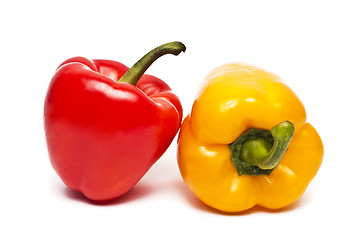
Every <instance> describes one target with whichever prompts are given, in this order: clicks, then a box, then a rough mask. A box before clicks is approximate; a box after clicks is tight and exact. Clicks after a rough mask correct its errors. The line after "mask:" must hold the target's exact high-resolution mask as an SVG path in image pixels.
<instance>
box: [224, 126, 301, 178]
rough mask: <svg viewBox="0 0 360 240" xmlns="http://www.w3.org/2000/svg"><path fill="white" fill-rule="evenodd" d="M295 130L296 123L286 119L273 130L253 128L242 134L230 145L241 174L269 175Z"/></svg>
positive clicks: (232, 158)
mask: <svg viewBox="0 0 360 240" xmlns="http://www.w3.org/2000/svg"><path fill="white" fill-rule="evenodd" d="M294 131H295V127H294V124H292V123H291V122H289V121H284V122H282V123H280V124H278V125H276V126H275V127H273V128H272V129H271V131H268V130H264V129H256V128H252V129H250V130H248V131H247V132H245V133H244V134H242V135H241V136H240V137H239V138H238V139H236V140H235V142H233V143H231V144H230V145H229V147H230V151H231V160H232V162H233V164H234V166H235V168H236V170H237V171H238V173H239V175H243V174H246V175H263V174H266V175H269V174H270V173H271V172H272V170H273V169H274V168H275V167H276V166H277V165H278V164H279V162H280V161H281V158H282V157H283V155H284V153H285V152H286V150H287V147H288V145H289V143H290V141H291V139H292V136H293V135H294Z"/></svg>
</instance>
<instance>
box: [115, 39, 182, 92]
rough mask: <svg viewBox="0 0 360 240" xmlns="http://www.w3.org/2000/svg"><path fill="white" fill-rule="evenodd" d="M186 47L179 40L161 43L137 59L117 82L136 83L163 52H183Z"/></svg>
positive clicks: (174, 53)
mask: <svg viewBox="0 0 360 240" xmlns="http://www.w3.org/2000/svg"><path fill="white" fill-rule="evenodd" d="M185 50H186V47H185V45H184V44H182V43H181V42H170V43H166V44H163V45H161V46H159V47H157V48H155V49H153V50H151V51H150V52H149V53H147V54H146V55H145V56H143V57H142V58H141V59H140V60H139V61H137V62H136V63H135V64H134V66H132V67H131V68H130V69H129V70H128V71H127V72H126V73H125V74H124V75H123V76H122V77H121V78H120V79H119V81H118V82H126V83H130V84H132V85H134V86H135V85H136V83H137V82H138V81H139V79H140V78H141V76H142V75H143V74H144V73H145V71H146V70H147V69H148V68H149V67H150V65H151V64H152V63H153V62H154V61H155V60H156V59H158V58H159V57H161V56H163V55H165V54H170V53H171V54H173V55H179V54H180V53H181V52H185Z"/></svg>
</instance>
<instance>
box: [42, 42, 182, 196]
mask: <svg viewBox="0 0 360 240" xmlns="http://www.w3.org/2000/svg"><path fill="white" fill-rule="evenodd" d="M182 51H185V46H184V45H183V44H182V43H180V42H172V43H168V44H164V45H162V46H160V47H158V48H155V49H154V50H152V51H150V52H149V53H148V54H146V55H145V56H144V57H143V58H142V59H140V60H139V61H138V62H137V63H136V64H135V65H134V66H133V67H132V68H131V69H129V68H128V67H126V66H125V65H123V64H121V63H119V62H115V61H110V60H89V59H86V58H82V57H75V58H71V59H69V60H66V61H65V62H63V63H62V64H61V65H60V66H59V68H58V69H57V71H56V73H55V75H54V76H53V78H52V80H51V82H50V85H49V88H48V91H47V95H46V98H45V105H44V128H45V135H46V141H47V147H48V151H49V157H50V161H51V164H52V166H53V167H54V169H55V171H56V172H57V174H58V175H59V176H60V178H61V179H62V181H63V182H64V183H65V184H66V185H67V186H68V187H69V188H71V189H73V190H76V191H80V192H82V193H83V194H84V195H85V196H86V197H87V198H88V199H91V200H95V201H102V200H110V199H114V198H117V197H119V196H121V195H123V194H124V193H126V192H128V191H129V190H130V189H131V188H132V187H133V186H134V185H135V184H136V183H137V182H138V181H139V180H140V179H141V178H142V177H143V175H144V174H145V173H146V172H147V171H148V170H149V168H150V167H151V166H152V165H153V164H154V163H155V162H156V161H157V160H158V159H159V158H160V156H161V155H162V154H163V153H164V152H165V150H166V149H167V148H168V146H169V145H170V143H171V142H172V140H173V138H174V137H175V135H176V133H177V131H178V129H179V127H180V124H181V120H182V107H181V104H180V101H179V99H178V98H177V96H176V95H174V94H173V93H172V92H171V89H170V88H169V86H168V85H167V84H166V83H165V82H163V81H162V80H160V79H158V78H156V77H154V76H151V75H143V74H144V72H145V71H146V69H147V68H148V67H149V66H150V65H151V64H152V63H153V62H154V61H155V60H156V59H157V58H159V57H161V56H162V55H165V54H169V53H171V54H174V55H178V54H179V53H180V52H182ZM119 79H120V80H119Z"/></svg>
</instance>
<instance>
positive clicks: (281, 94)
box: [178, 63, 324, 212]
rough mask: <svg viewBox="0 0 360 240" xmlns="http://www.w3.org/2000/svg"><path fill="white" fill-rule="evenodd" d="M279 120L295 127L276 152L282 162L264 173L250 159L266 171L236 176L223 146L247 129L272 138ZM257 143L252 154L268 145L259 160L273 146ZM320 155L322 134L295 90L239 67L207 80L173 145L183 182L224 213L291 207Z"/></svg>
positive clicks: (218, 72) (253, 69) (215, 73)
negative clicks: (258, 130) (263, 131)
mask: <svg viewBox="0 0 360 240" xmlns="http://www.w3.org/2000/svg"><path fill="white" fill-rule="evenodd" d="M284 122H286V123H289V124H291V126H292V127H293V128H295V130H293V131H292V132H291V136H290V139H291V141H289V142H288V144H289V145H285V147H287V149H284V151H283V153H282V154H283V155H282V154H280V155H279V156H280V158H279V160H280V162H277V163H276V166H275V168H273V169H271V170H270V172H268V170H266V169H265V168H264V169H265V170H264V169H261V168H263V167H262V166H261V164H259V166H260V167H261V168H259V167H257V166H255V164H254V163H253V162H252V161H250V158H249V161H248V163H246V164H248V165H250V166H251V168H253V169H255V170H256V169H259V170H261V171H263V172H264V174H262V173H263V172H260V173H257V172H256V171H255V173H256V174H253V173H250V174H247V173H245V174H241V171H239V170H238V169H237V168H236V167H235V166H234V164H233V161H232V158H231V157H232V152H231V150H230V147H229V146H230V145H231V144H232V143H234V142H235V141H236V140H237V139H238V138H239V137H240V136H242V135H244V133H246V132H247V131H248V130H249V129H260V130H261V131H262V130H263V129H264V130H269V131H267V132H268V134H270V130H271V129H273V127H274V126H277V125H279V124H280V123H284ZM289 124H288V125H289ZM269 136H270V137H271V134H270V135H269ZM291 137H292V138H291ZM259 138H261V137H259ZM274 139H275V138H274ZM255 140H256V141H257V140H259V139H255ZM260 140H261V141H257V142H256V144H257V145H254V146H255V147H254V148H255V149H256V147H257V146H258V145H259V146H260V145H262V144H263V142H265V143H266V142H268V143H266V144H265V145H264V147H263V148H260V147H259V149H263V150H262V152H264V153H261V151H260V150H259V151H255V152H254V156H255V159H257V158H258V159H260V160H261V159H262V158H261V156H262V155H264V154H268V153H267V152H268V151H269V148H270V147H271V145H274V144H275V143H273V142H272V141H270V142H269V141H267V140H264V139H260ZM268 140H269V139H268ZM270 140H271V139H270ZM275 141H276V139H275ZM269 144H270V146H267V145H269ZM244 145H246V144H244ZM247 145H249V146H250V147H251V144H247ZM247 147H248V146H245V147H244V148H247ZM264 149H265V150H264ZM250 151H252V150H250ZM323 154H324V150H323V144H322V141H321V139H320V136H319V135H318V133H317V132H316V130H315V129H314V128H313V126H312V125H311V124H310V123H308V122H306V113H305V108H304V106H303V104H302V103H301V101H300V100H299V98H298V97H297V96H296V95H295V93H294V92H293V91H292V90H291V89H290V88H289V87H288V86H286V85H285V84H284V83H283V81H282V80H281V79H280V78H279V77H278V76H276V75H274V74H272V73H269V72H266V71H264V70H262V69H260V68H258V67H256V66H253V65H248V64H243V63H231V64H227V65H223V66H220V67H218V68H216V69H214V70H213V71H212V72H210V73H209V74H208V75H207V77H206V78H205V80H204V83H203V86H202V88H201V90H200V92H199V94H198V97H197V99H196V100H195V102H194V105H193V107H192V111H191V113H190V114H189V115H188V116H187V117H186V118H185V120H184V122H183V124H182V127H181V130H180V134H179V141H178V165H179V169H180V172H181V175H182V177H183V179H184V181H185V183H186V184H187V185H188V186H189V188H190V189H191V190H192V192H193V193H194V194H195V195H196V196H197V197H198V198H199V199H200V200H201V201H202V202H204V203H205V204H207V205H208V206H211V207H213V208H215V209H218V210H220V211H224V212H240V211H243V210H246V209H249V208H251V207H253V206H255V205H260V206H263V207H266V208H270V209H278V208H282V207H284V206H287V205H289V204H291V203H293V202H295V201H296V200H297V199H299V198H300V197H301V195H302V194H303V193H304V192H305V190H306V188H307V186H308V184H309V183H310V182H311V180H312V179H313V178H314V176H315V175H316V173H317V171H318V169H319V168H320V165H321V162H322V158H323ZM241 156H244V157H243V158H246V159H247V158H248V157H247V156H248V155H247V154H242V155H241ZM259 156H260V157H259ZM253 165H254V166H253ZM252 174H253V175H252Z"/></svg>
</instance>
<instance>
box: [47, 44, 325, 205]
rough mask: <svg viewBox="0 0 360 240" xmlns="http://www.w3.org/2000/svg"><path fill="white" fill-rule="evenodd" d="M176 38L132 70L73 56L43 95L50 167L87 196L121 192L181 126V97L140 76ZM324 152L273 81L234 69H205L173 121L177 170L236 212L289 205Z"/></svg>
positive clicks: (295, 103) (174, 48)
mask: <svg viewBox="0 0 360 240" xmlns="http://www.w3.org/2000/svg"><path fill="white" fill-rule="evenodd" d="M182 51H185V46H184V45H183V44H182V43H180V42H173V43H168V44H164V45H162V46H160V47H158V48H155V49H154V50H152V51H151V52H149V53H148V54H146V55H145V56H144V57H143V58H142V59H140V60H139V61H138V62H137V63H136V64H135V65H134V66H133V67H132V68H130V69H128V68H127V67H126V66H124V65H123V64H121V63H118V62H114V61H108V60H89V59H85V58H80V57H78V58H72V59H69V60H67V61H65V62H64V63H63V64H61V65H60V67H59V68H58V70H57V71H56V74H55V75H54V77H53V79H52V81H51V83H50V86H49V89H48V93H47V96H46V99H45V111H44V123H45V132H46V138H47V145H48V150H49V155H50V160H51V163H52V165H53V167H54V169H55V170H56V172H57V173H58V175H59V176H60V178H61V179H62V180H63V182H64V183H65V184H66V185H67V186H68V187H70V188H71V189H74V190H77V191H80V192H82V193H83V194H84V195H85V196H86V197H87V198H89V199H91V200H98V201H99V200H100V201H101V200H109V199H113V198H116V197H119V196H121V195H122V194H124V193H126V192H127V191H129V190H130V189H131V188H132V187H133V186H134V185H135V184H136V183H137V182H138V181H139V180H140V179H141V177H142V176H143V175H144V174H145V173H146V172H147V171H148V169H149V168H150V167H151V166H152V165H153V164H154V163H155V162H156V160H157V159H159V158H160V156H161V155H162V154H163V153H164V152H165V150H166V149H167V148H168V146H169V144H170V143H171V141H172V140H173V138H174V137H175V135H176V133H177V131H178V129H179V127H180V124H181V120H182V108H181V104H180V101H179V99H178V98H177V97H176V96H175V95H174V94H173V93H172V92H171V89H170V88H169V87H168V86H167V85H166V84H165V83H164V82H163V81H161V80H160V79H158V78H156V77H153V76H150V75H143V74H144V72H145V71H146V69H147V68H148V67H149V66H150V65H151V64H152V63H153V62H154V61H155V60H156V59H157V58H158V57H160V56H162V55H165V54H168V53H170V54H174V55H177V54H179V53H180V52H182ZM322 157H323V146H322V142H321V139H320V137H319V135H318V134H317V132H316V130H315V129H314V128H313V127H312V126H311V125H310V124H309V123H307V122H306V114H305V109H304V106H303V105H302V103H301V102H300V100H299V99H298V98H297V96H296V95H295V94H294V93H293V92H292V91H291V90H290V89H289V88H288V87H287V86H286V85H285V84H284V83H283V82H282V81H281V79H280V78H279V77H277V76H276V75H273V74H271V73H268V72H266V71H264V70H261V69H259V68H257V67H255V66H250V65H245V64H240V63H234V64H228V65H224V66H221V67H219V68H216V69H215V70H213V71H212V72H211V73H210V74H209V75H208V76H207V77H206V78H205V81H204V86H203V88H202V89H201V90H200V92H199V95H198V98H197V99H196V100H195V102H194V105H193V108H192V111H191V114H189V115H188V116H187V117H186V118H185V120H184V122H183V123H182V125H181V129H180V134H179V139H178V164H179V169H180V172H181V175H182V177H183V179H184V181H185V183H186V184H187V185H188V186H189V188H190V189H191V190H192V191H193V192H194V193H195V195H197V196H198V197H199V199H200V200H201V201H203V202H204V203H205V204H207V205H209V206H211V207H213V208H215V209H218V210H220V211H225V212H239V211H242V210H245V209H248V208H251V207H252V206H254V205H256V204H258V205H261V206H264V207H267V208H281V207H284V206H286V205H288V204H290V203H292V202H294V201H296V200H297V199H298V198H299V197H300V196H301V195H302V194H303V192H304V191H305V189H306V188H307V185H308V184H309V183H310V181H311V180H312V178H313V177H314V176H315V174H316V173H317V171H318V169H319V167H320V165H321V161H322Z"/></svg>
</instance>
